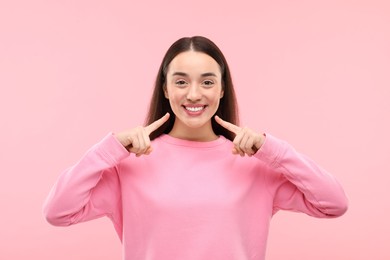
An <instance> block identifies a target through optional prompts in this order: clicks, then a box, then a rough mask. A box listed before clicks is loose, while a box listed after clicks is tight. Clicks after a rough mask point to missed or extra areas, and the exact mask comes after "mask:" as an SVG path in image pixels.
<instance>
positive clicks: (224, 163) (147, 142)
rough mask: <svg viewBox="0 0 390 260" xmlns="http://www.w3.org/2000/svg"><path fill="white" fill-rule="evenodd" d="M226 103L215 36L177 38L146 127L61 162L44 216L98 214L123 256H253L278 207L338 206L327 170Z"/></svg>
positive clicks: (337, 191)
mask: <svg viewBox="0 0 390 260" xmlns="http://www.w3.org/2000/svg"><path fill="white" fill-rule="evenodd" d="M236 107H237V106H236V98H235V94H234V89H233V84H232V80H231V76H230V72H229V67H228V64H227V62H226V60H225V58H224V56H223V54H222V53H221V51H220V50H219V49H218V47H217V46H216V45H215V44H214V43H213V42H211V41H210V40H209V39H207V38H204V37H199V36H197V37H191V38H182V39H179V40H178V41H176V42H175V43H174V44H173V45H172V46H171V47H170V48H169V50H168V51H167V53H166V55H165V57H164V59H163V61H162V64H161V66H160V69H159V72H158V75H157V80H156V84H155V89H154V93H153V97H152V100H151V104H150V109H149V113H148V117H147V124H146V126H144V127H136V128H133V129H130V130H128V131H123V132H120V133H116V134H109V135H107V136H106V137H105V138H104V139H103V140H102V141H101V142H99V143H98V144H96V145H95V146H94V147H92V148H91V149H90V150H89V151H88V152H87V153H86V154H85V156H84V157H83V158H82V159H81V160H80V161H79V162H78V163H77V164H76V165H74V166H73V167H71V168H70V169H68V170H67V171H65V172H64V173H63V174H62V175H61V176H60V177H59V179H58V181H57V183H56V185H55V186H54V187H53V189H52V191H51V193H50V195H49V197H48V199H47V201H46V203H45V207H44V213H45V216H46V218H47V220H48V221H49V222H50V223H51V224H53V225H59V226H66V225H71V224H75V223H78V222H82V221H87V220H91V219H94V218H98V217H101V216H107V217H109V218H110V219H111V220H112V222H113V224H114V227H115V229H116V232H117V233H118V236H119V238H120V239H121V241H122V244H123V248H124V250H123V252H124V259H127V260H135V259H137V260H144V259H145V260H146V259H150V260H155V259H158V260H161V259H169V260H174V259H180V260H183V259H186V260H192V259H193V260H195V259H196V260H199V259H207V260H208V259H221V260H227V259H232V260H249V259H251V260H263V259H264V257H265V249H266V240H267V234H268V228H269V224H270V219H271V217H272V216H273V214H275V213H276V212H277V211H278V210H280V209H282V210H292V211H300V212H304V213H306V214H308V215H311V216H315V217H320V218H331V217H337V216H341V215H342V214H343V213H344V212H345V211H346V209H347V199H346V196H345V194H344V192H343V189H342V187H341V186H340V185H339V183H338V182H337V181H336V180H335V179H334V178H333V177H332V176H331V175H330V174H328V173H327V172H326V171H325V170H323V169H322V168H320V167H319V166H317V165H316V164H315V163H314V162H313V161H312V160H310V159H309V158H307V157H306V156H304V155H302V154H299V153H298V152H296V151H295V150H294V149H293V148H292V147H291V146H290V145H289V144H287V143H286V142H284V141H282V140H279V139H277V138H275V137H273V136H272V135H270V134H263V133H257V132H255V131H253V130H251V129H249V128H241V127H239V126H238V115H237V109H236Z"/></svg>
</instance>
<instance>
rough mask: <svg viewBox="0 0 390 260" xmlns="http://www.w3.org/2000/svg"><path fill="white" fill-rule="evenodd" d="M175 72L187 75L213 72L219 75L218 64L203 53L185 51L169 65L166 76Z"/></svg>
mask: <svg viewBox="0 0 390 260" xmlns="http://www.w3.org/2000/svg"><path fill="white" fill-rule="evenodd" d="M175 72H184V73H187V74H189V75H191V74H193V75H195V74H203V73H208V72H213V73H215V74H216V75H220V73H221V70H220V66H219V64H218V63H217V62H216V61H215V60H214V59H213V58H212V57H211V56H209V55H207V54H205V53H203V52H196V51H186V52H182V53H180V54H178V55H177V56H176V57H175V58H174V59H173V60H172V61H171V63H170V64H169V67H168V73H167V74H168V75H171V74H173V73H175Z"/></svg>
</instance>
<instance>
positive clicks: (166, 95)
mask: <svg viewBox="0 0 390 260" xmlns="http://www.w3.org/2000/svg"><path fill="white" fill-rule="evenodd" d="M163 90H164V96H165V98H166V99H169V96H168V90H167V87H166V86H165V85H164V86H163Z"/></svg>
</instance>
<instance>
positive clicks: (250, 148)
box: [215, 116, 265, 156]
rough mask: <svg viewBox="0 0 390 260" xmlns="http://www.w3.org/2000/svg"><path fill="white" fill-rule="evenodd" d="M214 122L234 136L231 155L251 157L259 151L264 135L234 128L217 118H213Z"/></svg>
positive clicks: (245, 128) (250, 130)
mask: <svg viewBox="0 0 390 260" xmlns="http://www.w3.org/2000/svg"><path fill="white" fill-rule="evenodd" d="M215 121H216V122H217V123H218V124H220V125H221V126H222V127H224V128H226V129H227V130H229V131H230V132H232V133H234V134H235V135H236V137H235V138H234V140H233V144H234V147H233V151H232V152H233V154H239V155H240V156H245V155H248V156H252V155H254V154H255V153H256V152H257V151H258V150H259V149H260V147H261V146H262V145H263V143H264V141H265V135H264V134H259V133H257V132H255V131H253V130H252V129H250V128H248V127H239V126H236V125H234V124H232V123H229V122H227V121H225V120H222V119H221V118H220V117H219V116H215Z"/></svg>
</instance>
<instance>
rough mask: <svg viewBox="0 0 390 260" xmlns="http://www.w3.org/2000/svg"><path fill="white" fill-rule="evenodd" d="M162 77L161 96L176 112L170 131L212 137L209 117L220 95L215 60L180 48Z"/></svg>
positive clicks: (217, 104) (213, 135) (177, 134)
mask: <svg viewBox="0 0 390 260" xmlns="http://www.w3.org/2000/svg"><path fill="white" fill-rule="evenodd" d="M166 78H167V81H166V86H165V89H164V92H165V97H166V98H168V99H169V103H170V105H171V108H172V111H173V112H174V114H175V116H176V119H175V123H174V126H173V129H172V132H171V134H172V135H173V136H175V135H176V136H177V137H184V138H186V137H188V136H189V137H191V136H192V137H195V136H199V137H201V136H204V137H206V136H209V137H210V138H211V136H212V137H215V134H214V132H213V131H212V127H211V120H210V119H211V117H212V116H213V115H214V114H215V113H216V111H217V109H218V106H219V100H220V98H221V97H222V96H223V91H222V83H221V70H220V67H219V65H218V63H217V62H216V61H215V60H214V59H213V58H212V57H210V56H209V55H207V54H205V53H202V52H195V51H186V52H182V53H180V54H179V55H177V56H176V57H175V58H174V59H173V60H172V61H171V63H170V64H169V67H168V71H167V76H166ZM186 135H187V136H186ZM195 138H196V137H195Z"/></svg>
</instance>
